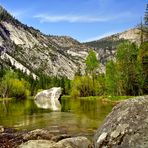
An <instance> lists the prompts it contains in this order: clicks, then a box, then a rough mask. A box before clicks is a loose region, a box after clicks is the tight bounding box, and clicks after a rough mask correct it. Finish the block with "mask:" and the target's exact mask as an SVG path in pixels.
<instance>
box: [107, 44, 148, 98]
mask: <svg viewBox="0 0 148 148" xmlns="http://www.w3.org/2000/svg"><path fill="white" fill-rule="evenodd" d="M147 47H148V44H147V43H143V44H142V45H141V47H140V48H138V47H137V46H136V45H135V44H134V43H130V42H124V43H122V44H120V45H119V46H118V50H117V54H116V62H113V61H109V62H108V63H107V65H106V78H105V79H106V90H107V94H111V95H141V94H143V93H146V87H147V68H148V67H147V64H148V60H147V59H148V58H147V57H148V56H147ZM144 90H145V91H144ZM143 91H144V92H143Z"/></svg>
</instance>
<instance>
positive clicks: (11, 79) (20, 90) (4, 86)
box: [0, 71, 29, 99]
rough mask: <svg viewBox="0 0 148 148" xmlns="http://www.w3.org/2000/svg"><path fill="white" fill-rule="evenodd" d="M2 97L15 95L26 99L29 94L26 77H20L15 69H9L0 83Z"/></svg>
mask: <svg viewBox="0 0 148 148" xmlns="http://www.w3.org/2000/svg"><path fill="white" fill-rule="evenodd" d="M0 94H1V96H2V97H14V98H17V99H18V98H20V99H25V98H26V97H27V95H29V83H28V82H26V81H25V80H24V79H18V76H17V74H16V73H14V72H13V71H7V72H6V74H5V75H4V77H3V78H2V82H1V85H0Z"/></svg>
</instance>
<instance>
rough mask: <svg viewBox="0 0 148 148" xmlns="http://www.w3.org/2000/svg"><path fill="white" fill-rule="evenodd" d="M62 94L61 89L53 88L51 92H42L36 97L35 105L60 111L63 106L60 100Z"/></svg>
mask: <svg viewBox="0 0 148 148" xmlns="http://www.w3.org/2000/svg"><path fill="white" fill-rule="evenodd" d="M61 93H62V91H61V87H53V88H51V89H49V90H44V91H41V92H39V93H38V94H37V95H36V96H35V103H36V105H37V106H38V107H39V108H44V109H51V110H53V111H60V110H61V104H60V102H59V100H58V99H59V98H60V96H61Z"/></svg>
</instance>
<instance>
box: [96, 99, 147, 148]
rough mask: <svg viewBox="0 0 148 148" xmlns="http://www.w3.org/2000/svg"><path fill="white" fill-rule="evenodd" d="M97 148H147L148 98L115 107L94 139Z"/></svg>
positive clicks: (125, 102) (132, 100)
mask: <svg viewBox="0 0 148 148" xmlns="http://www.w3.org/2000/svg"><path fill="white" fill-rule="evenodd" d="M94 145H95V148H147V147H148V96H144V97H138V98H133V99H130V100H126V101H123V102H121V103H119V104H118V105H117V106H115V107H114V108H113V110H112V112H111V113H110V114H109V115H108V116H107V118H106V119H105V121H104V123H103V125H102V127H101V128H99V129H98V130H97V132H96V134H95V137H94Z"/></svg>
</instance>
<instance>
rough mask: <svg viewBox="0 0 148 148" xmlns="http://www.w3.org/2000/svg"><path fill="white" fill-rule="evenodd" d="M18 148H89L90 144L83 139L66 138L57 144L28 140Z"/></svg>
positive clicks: (47, 141)
mask: <svg viewBox="0 0 148 148" xmlns="http://www.w3.org/2000/svg"><path fill="white" fill-rule="evenodd" d="M19 148H91V143H90V141H89V140H88V139H87V138H85V137H74V138H66V139H64V140H61V141H59V142H57V143H56V142H53V141H49V140H30V141H28V142H26V143H23V144H21V145H20V146H19Z"/></svg>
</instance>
